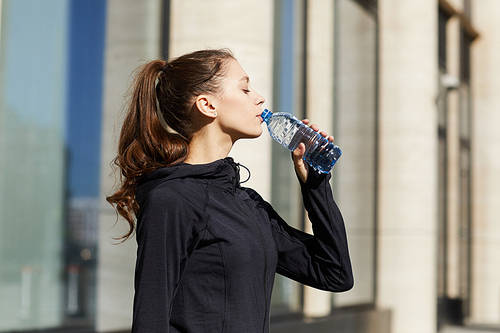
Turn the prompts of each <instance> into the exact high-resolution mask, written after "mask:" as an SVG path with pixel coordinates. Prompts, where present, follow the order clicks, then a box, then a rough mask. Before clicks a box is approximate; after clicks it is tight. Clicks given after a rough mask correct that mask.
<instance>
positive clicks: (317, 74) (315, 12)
mask: <svg viewBox="0 0 500 333" xmlns="http://www.w3.org/2000/svg"><path fill="white" fill-rule="evenodd" d="M307 3H308V17H309V18H308V20H307V21H308V27H307V36H306V38H307V41H308V45H307V77H308V78H307V118H308V119H309V120H311V122H312V123H316V124H318V125H319V126H320V129H321V130H324V131H326V132H327V133H329V134H330V135H334V136H335V133H333V126H332V125H333V16H334V15H333V10H334V9H333V7H334V6H333V1H330V0H319V1H318V0H314V1H308V2H307ZM306 216H307V215H306ZM305 226H306V232H308V233H311V234H312V225H311V222H309V221H306V223H305ZM330 304H331V293H330V292H325V291H323V290H319V289H315V288H311V287H308V286H304V315H306V316H309V317H315V316H325V315H328V314H329V313H330Z"/></svg>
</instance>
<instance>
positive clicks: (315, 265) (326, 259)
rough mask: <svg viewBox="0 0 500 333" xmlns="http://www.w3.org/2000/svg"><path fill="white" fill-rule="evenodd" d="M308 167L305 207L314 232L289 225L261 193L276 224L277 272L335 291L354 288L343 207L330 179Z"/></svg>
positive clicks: (262, 201)
mask: <svg viewBox="0 0 500 333" xmlns="http://www.w3.org/2000/svg"><path fill="white" fill-rule="evenodd" d="M307 167H308V170H309V172H308V177H307V180H306V183H302V181H300V180H299V183H300V188H301V193H302V199H303V202H304V206H305V209H306V211H307V213H308V215H309V219H310V221H311V223H312V229H313V234H314V235H311V234H309V233H306V232H303V231H301V230H298V229H295V228H293V227H292V226H290V225H288V224H287V223H286V222H285V221H284V220H283V219H282V218H281V217H280V216H279V215H278V213H277V212H276V211H275V210H274V209H273V207H272V206H271V205H270V204H269V203H268V202H266V201H265V200H263V199H262V198H261V197H260V196H259V201H261V204H262V206H263V207H264V209H265V211H266V213H267V215H268V216H269V221H270V223H271V225H272V228H271V229H272V232H273V238H274V241H275V244H276V247H277V251H278V265H277V268H276V272H277V273H278V274H281V275H284V276H286V277H288V278H290V279H292V280H295V281H298V282H300V283H302V284H305V285H308V286H311V287H314V288H317V289H321V290H326V291H333V292H342V291H347V290H350V289H351V288H352V287H353V285H354V278H353V274H352V268H351V260H350V257H349V250H348V246H347V235H346V231H345V226H344V221H343V218H342V214H341V213H340V210H339V208H338V207H337V205H336V203H335V201H334V200H333V194H332V190H331V187H330V183H329V180H330V178H331V173H327V174H322V173H319V172H316V171H315V170H314V169H312V168H309V166H307Z"/></svg>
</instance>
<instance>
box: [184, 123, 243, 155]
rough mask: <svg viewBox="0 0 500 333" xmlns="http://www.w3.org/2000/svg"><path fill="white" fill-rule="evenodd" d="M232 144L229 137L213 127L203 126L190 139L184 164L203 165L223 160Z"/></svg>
mask: <svg viewBox="0 0 500 333" xmlns="http://www.w3.org/2000/svg"><path fill="white" fill-rule="evenodd" d="M233 144H234V142H233V141H232V139H231V137H230V136H229V135H227V134H225V133H222V132H221V131H220V130H219V129H217V128H215V126H210V125H207V126H204V127H203V128H202V129H200V130H199V131H197V132H196V133H195V134H194V135H193V137H192V138H191V142H190V143H189V153H188V155H187V157H186V159H185V160H184V163H188V164H205V163H210V162H213V161H215V160H218V159H221V158H225V157H227V155H228V154H229V152H230V151H231V148H232V147H233Z"/></svg>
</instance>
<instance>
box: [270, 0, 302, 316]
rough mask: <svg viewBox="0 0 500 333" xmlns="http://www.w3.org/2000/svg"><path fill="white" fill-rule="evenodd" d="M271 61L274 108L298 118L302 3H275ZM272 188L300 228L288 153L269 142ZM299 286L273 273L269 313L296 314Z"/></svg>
mask: <svg viewBox="0 0 500 333" xmlns="http://www.w3.org/2000/svg"><path fill="white" fill-rule="evenodd" d="M274 4H275V7H274V8H275V34H274V35H275V39H276V43H275V45H276V49H275V59H274V64H273V67H274V68H275V72H274V89H273V90H274V96H273V101H274V105H273V106H272V110H273V111H276V112H280V111H281V112H289V113H292V114H294V115H295V116H296V117H298V118H300V117H301V114H298V112H299V108H298V107H297V105H300V103H298V100H299V98H300V94H299V93H298V89H297V87H298V86H297V82H299V81H300V75H299V73H300V71H299V67H298V66H299V64H300V61H301V59H300V58H299V57H298V56H297V54H298V52H297V50H298V49H299V48H300V46H301V43H300V37H299V34H298V33H297V32H298V31H299V29H300V28H299V27H300V25H301V22H300V19H299V18H300V15H301V14H302V13H301V8H302V1H297V0H276V1H275V3H274ZM271 144H272V147H271V152H272V186H271V190H272V193H271V204H272V205H273V207H274V208H275V209H276V211H277V212H278V213H279V214H280V216H281V217H282V218H283V219H284V220H285V221H286V222H287V223H288V224H290V225H292V226H293V227H295V228H298V229H301V222H300V221H301V219H302V216H301V214H300V209H299V208H300V192H299V188H298V185H299V184H298V182H297V177H296V175H295V171H294V170H293V165H292V161H291V158H290V152H289V151H288V150H286V149H283V147H281V146H280V145H279V144H278V143H276V142H274V141H273V142H272V143H271ZM300 291H301V286H300V284H299V283H297V282H295V281H293V280H290V279H288V278H286V277H284V276H281V275H278V274H276V278H275V282H274V287H273V294H272V298H271V314H272V315H279V314H283V313H289V312H296V311H299V310H300V304H299V293H300Z"/></svg>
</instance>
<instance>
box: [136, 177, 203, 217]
mask: <svg viewBox="0 0 500 333" xmlns="http://www.w3.org/2000/svg"><path fill="white" fill-rule="evenodd" d="M206 203H207V194H206V186H205V184H204V183H202V182H192V181H183V180H182V179H172V180H169V181H165V182H162V183H160V184H158V185H157V186H155V187H154V188H152V189H151V190H150V191H149V193H148V194H147V196H146V200H145V202H144V210H145V211H149V212H156V213H157V214H160V215H170V216H178V215H179V214H181V215H184V216H186V215H188V216H191V217H196V216H198V217H201V216H203V214H204V210H205V207H206Z"/></svg>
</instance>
